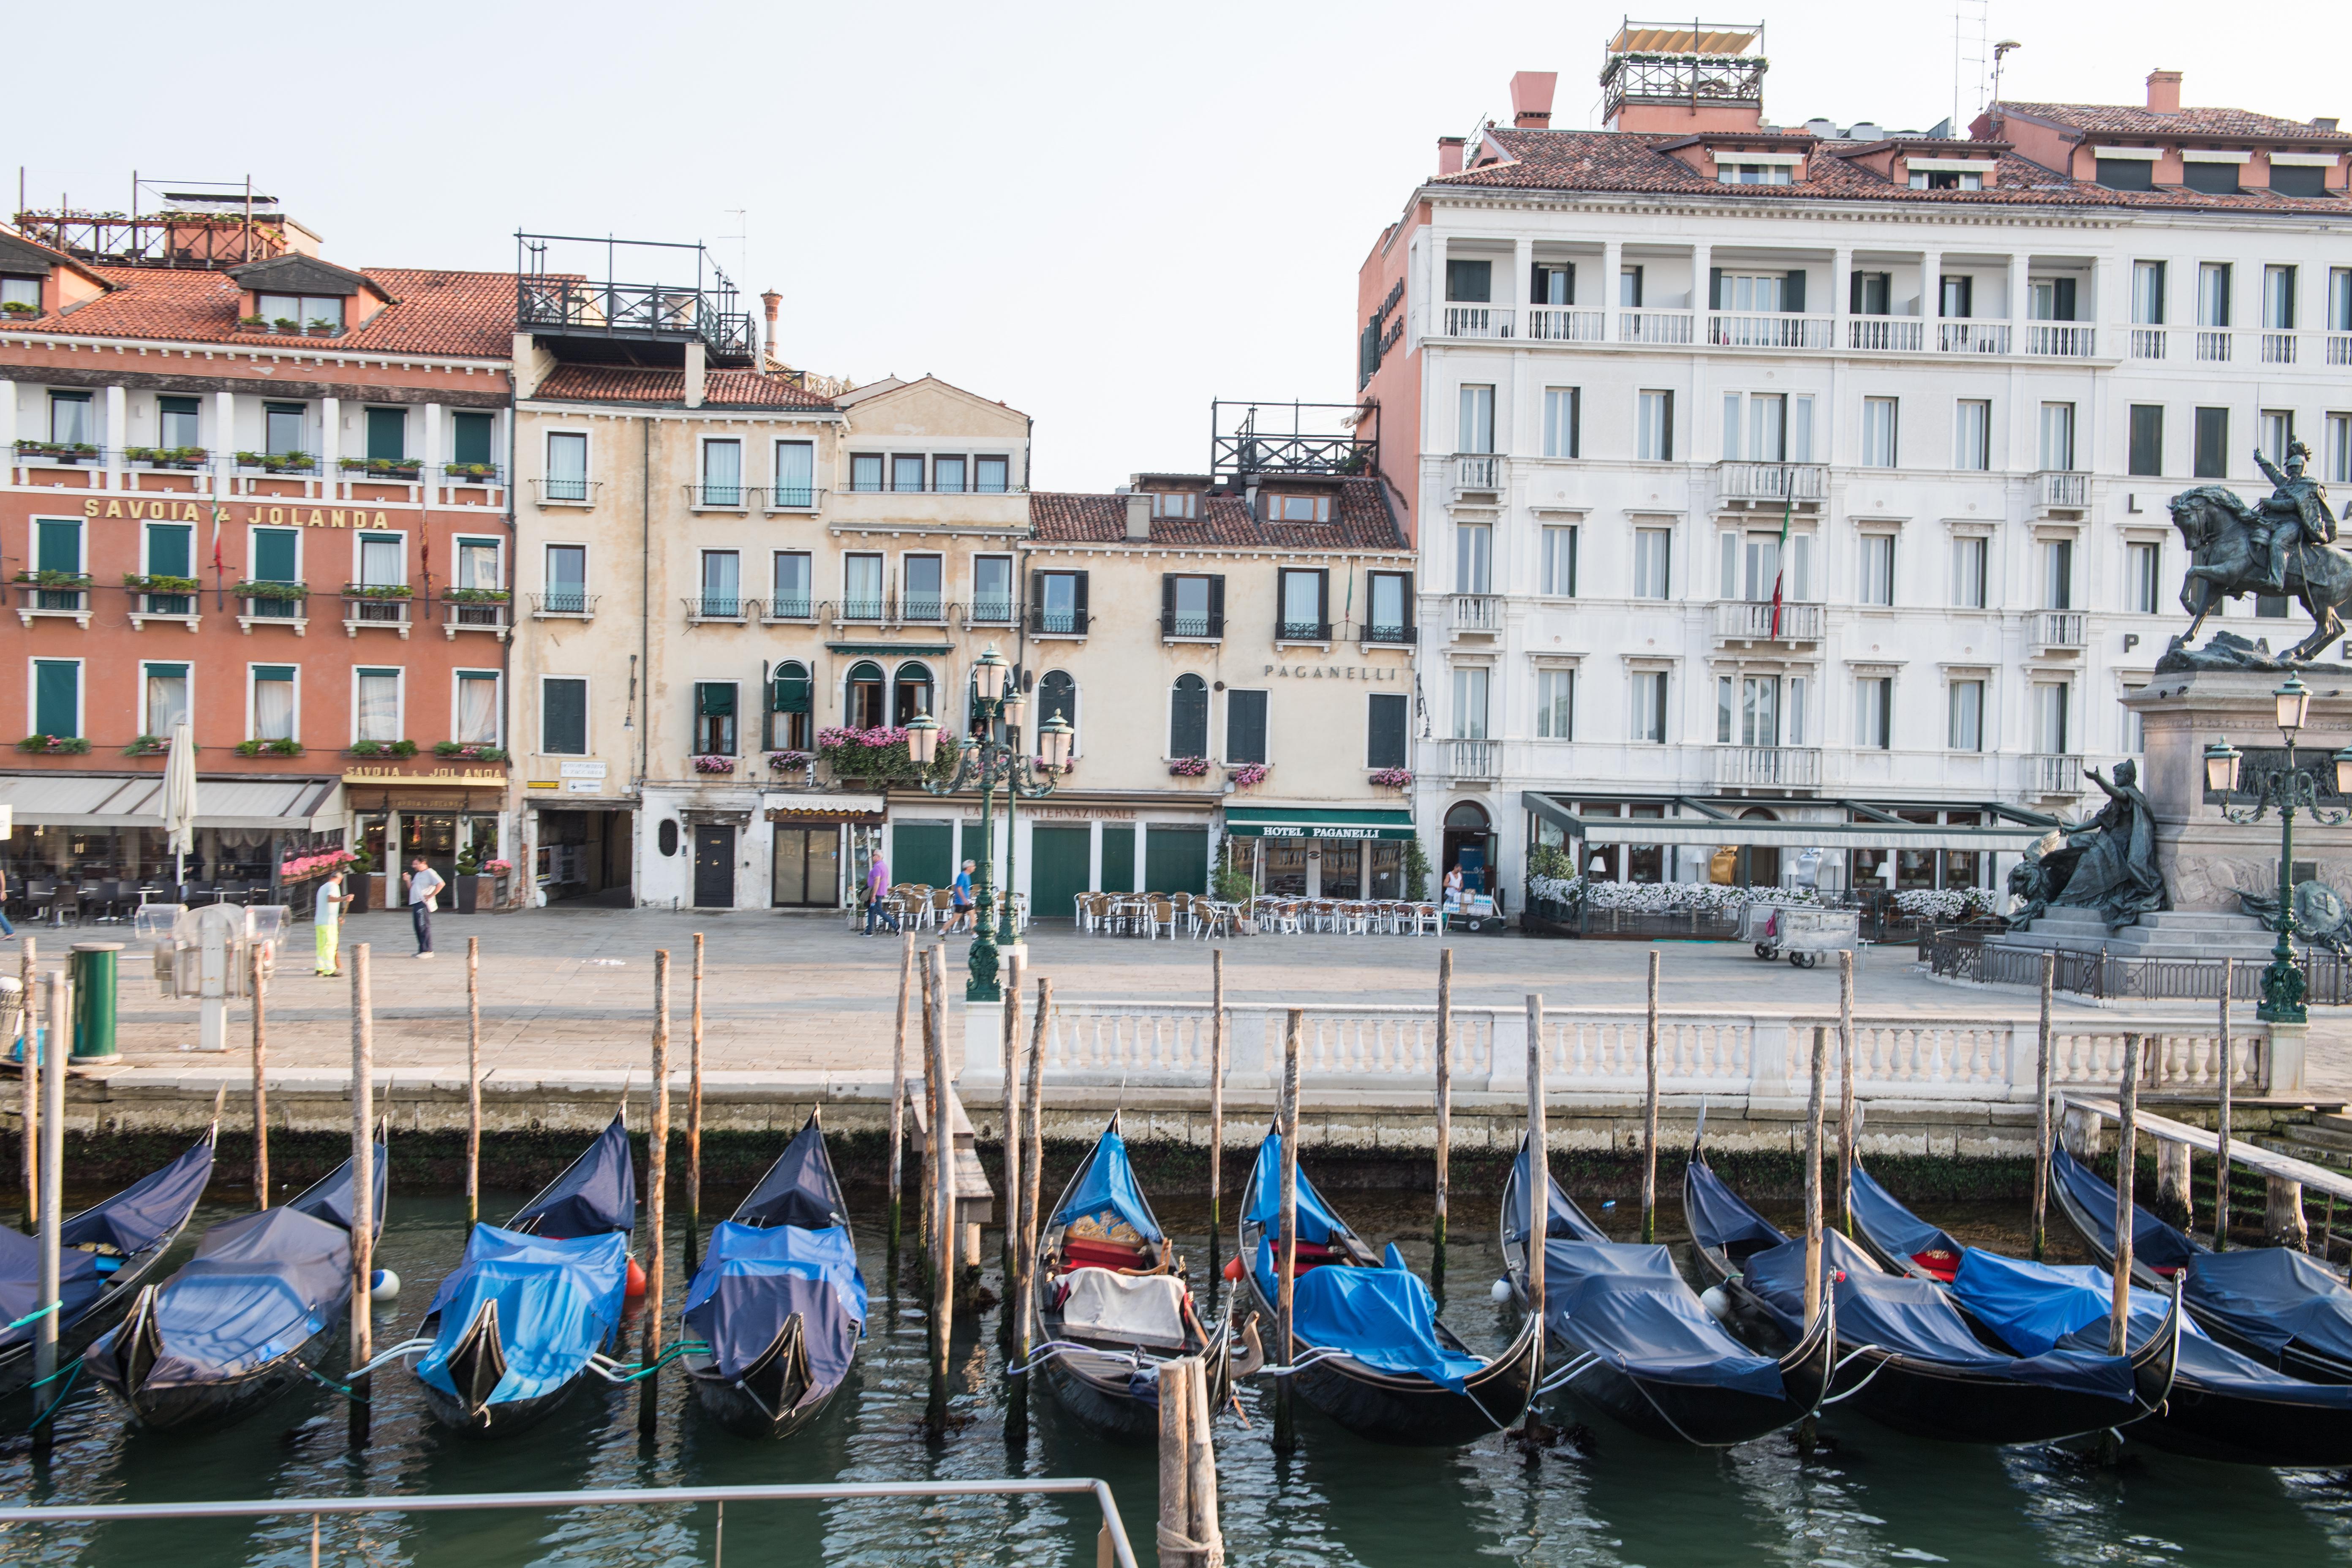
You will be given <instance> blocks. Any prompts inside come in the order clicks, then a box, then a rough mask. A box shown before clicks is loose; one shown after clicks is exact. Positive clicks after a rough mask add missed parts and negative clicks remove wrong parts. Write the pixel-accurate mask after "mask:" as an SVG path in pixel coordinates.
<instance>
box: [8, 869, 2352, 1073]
mask: <svg viewBox="0 0 2352 1568" xmlns="http://www.w3.org/2000/svg"><path fill="white" fill-rule="evenodd" d="M698 930H699V931H703V932H705V933H706V940H707V956H706V964H705V973H706V981H705V986H706V990H705V1005H704V1019H705V1028H704V1059H705V1063H706V1067H707V1068H708V1070H709V1071H712V1072H729V1073H746V1074H756V1073H766V1072H793V1073H807V1072H809V1071H812V1070H814V1071H820V1072H824V1073H827V1074H836V1075H839V1076H840V1077H843V1078H855V1079H887V1077H888V1071H889V1060H890V1044H891V1034H892V1020H893V1015H894V1012H895V1009H896V1006H897V1000H898V942H897V941H896V940H895V939H893V938H890V937H887V935H886V936H877V937H875V938H873V939H871V940H867V939H864V938H861V937H858V936H856V935H855V934H853V933H852V932H851V931H848V930H847V929H846V927H845V922H844V921H843V919H842V917H840V916H838V915H824V916H817V915H805V914H765V913H754V912H728V913H718V912H711V911H704V912H701V913H695V912H692V911H688V912H683V913H669V912H666V911H659V910H602V909H598V910H565V909H554V910H530V911H524V912H518V913H510V914H499V915H481V916H472V917H461V916H457V915H454V914H453V915H444V916H443V917H441V918H440V919H439V920H438V921H436V932H435V934H436V939H437V941H438V942H439V944H440V949H441V951H440V954H439V956H438V957H437V958H436V959H433V960H430V961H419V960H417V959H415V958H413V957H411V956H410V953H411V952H412V950H413V948H414V945H415V944H414V942H413V941H412V939H411V937H410V934H409V927H408V921H407V918H406V917H405V916H404V915H402V914H388V913H374V914H367V915H360V916H354V917H352V918H351V919H349V920H347V921H345V922H344V931H343V934H344V940H345V943H346V954H347V958H346V965H345V967H346V971H347V972H348V969H349V963H348V947H349V945H350V944H351V943H353V942H367V943H370V944H371V947H372V952H373V959H374V976H375V978H374V1011H375V1059H376V1061H377V1063H378V1067H379V1070H380V1071H382V1070H394V1071H398V1070H401V1069H406V1068H426V1069H435V1071H434V1076H436V1077H446V1076H447V1075H449V1074H451V1073H452V1072H454V1073H456V1074H457V1075H460V1076H462V1074H463V1071H464V1064H465V1050H466V1010H465V1009H466V994H465V946H466V938H467V936H469V935H470V936H478V937H479V938H480V939H481V947H482V1039H483V1047H482V1048H483V1065H484V1067H485V1068H486V1069H487V1070H488V1071H490V1072H493V1073H499V1072H504V1073H510V1074H512V1075H514V1076H517V1077H526V1078H544V1077H550V1076H560V1075H561V1074H562V1073H563V1072H565V1071H567V1070H603V1071H611V1070H621V1069H627V1068H636V1069H638V1070H642V1069H643V1068H644V1066H645V1063H646V1055H647V1050H648V1041H649V1038H650V1031H651V1020H652V1005H653V969H654V964H653V954H654V951H655V950H656V948H665V947H666V948H667V949H668V950H669V952H670V954H671V963H672V972H671V973H672V980H671V1016H672V1031H673V1035H672V1038H673V1050H674V1053H675V1056H676V1059H677V1060H678V1061H679V1062H680V1063H681V1065H682V1064H683V1060H684V1056H685V1050H686V1041H687V1036H686V1024H687V1017H688V1004H689V998H690V981H689V973H690V963H691V954H692V950H693V933H694V932H695V931H698ZM27 934H30V935H33V936H35V937H36V938H37V940H38V942H39V943H40V947H39V952H40V955H41V957H42V958H43V959H44V961H45V967H46V966H47V965H48V964H53V963H56V962H58V960H59V959H60V958H61V957H62V954H63V952H64V951H65V948H66V947H67V945H68V943H69V942H71V941H72V940H74V939H76V938H78V937H88V936H91V935H94V934H97V933H95V932H91V931H66V932H63V933H58V932H54V931H38V930H32V929H30V928H28V931H27ZM923 940H926V941H936V940H937V938H936V936H934V935H931V934H929V933H927V934H926V936H925V938H924V939H923ZM967 942H968V939H967V938H965V937H963V936H961V935H959V936H957V937H955V938H953V939H952V940H951V942H950V947H949V952H948V956H947V970H948V974H949V982H950V985H951V986H953V987H955V990H954V992H953V994H954V995H955V996H958V997H960V996H961V973H962V960H963V952H964V948H965V946H966V943H967ZM1442 942H1443V943H1450V944H1451V945H1452V947H1453V948H1454V996H1455V1000H1456V1001H1457V1003H1459V1004H1462V1005H1518V1004H1519V1003H1520V1002H1521V1001H1522V999H1523V998H1524V997H1525V995H1526V994H1527V993H1528V992H1530V991H1540V992H1542V993H1543V994H1544V996H1545V999H1546V1001H1547V1003H1548V1004H1549V1005H1551V1006H1553V1007H1556V1008H1570V1007H1580V1006H1581V1007H1627V1006H1639V1005H1641V1002H1642V996H1643V976H1644V974H1645V973H1646V968H1647V964H1648V954H1649V952H1650V946H1649V944H1646V943H1641V942H1572V941H1559V940H1544V939H1536V938H1527V937H1521V936H1518V935H1516V934H1503V935H1471V934H1455V935H1451V936H1448V937H1445V938H1444V939H1439V938H1435V937H1389V936H1381V937H1340V936H1328V935H1318V936H1297V937H1255V938H1244V939H1238V940H1234V941H1229V942H1222V943H1217V944H1211V943H1205V942H1197V941H1192V940H1189V939H1179V940H1176V941H1172V942H1171V941H1167V940H1161V941H1158V942H1147V941H1142V940H1139V939H1134V938H1111V937H1098V936H1087V935H1081V934H1078V933H1076V932H1073V931H1069V930H1067V929H1066V928H1058V929H1057V928H1053V927H1040V928H1037V929H1036V930H1034V931H1032V932H1031V933H1030V944H1029V955H1030V956H1029V963H1030V968H1029V973H1030V974H1031V976H1033V977H1035V976H1040V975H1045V976H1051V977H1052V979H1053V981H1054V984H1055V991H1056V993H1057V994H1060V995H1062V996H1066V997H1083V998H1089V999H1101V1000H1150V999H1171V998H1179V997H1183V998H1192V999H1198V1000H1202V1001H1205V1000H1207V998H1208V994H1209V966H1210V959H1209V953H1210V950H1211V947H1212V946H1213V945H1217V946H1222V947H1223V948H1224V950H1225V952H1226V959H1225V966H1226V994H1227V996H1228V998H1229V999H1230V1000H1233V1001H1235V1002H1281V1001H1304V1002H1308V1003H1314V1002H1325V1003H1329V1002H1340V1001H1345V1002H1361V1003H1394V1004H1406V1003H1412V1004H1420V1005H1428V1004H1430V1003H1431V1002H1433V1000H1434V997H1435V991H1436V975H1437V953H1438V951H1439V948H1440V946H1441V943H1442ZM1660 945H1661V946H1662V948H1663V951H1664V955H1665V956H1664V1002H1665V1005H1668V1006H1670V1007H1721V1008H1727V1009H1742V1010H1745V1009H1761V1010H1767V1011H1796V1010H1800V1009H1801V1010H1807V1011H1811V1010H1815V1009H1833V1008H1834V1007H1835V1006H1836V1004H1837V972H1836V970H1835V968H1834V967H1833V966H1832V965H1828V964H1824V965H1823V966H1822V967H1821V968H1819V969H1814V970H1797V969H1794V968H1792V967H1791V966H1790V965H1789V964H1788V963H1765V962H1762V961H1759V959H1757V958H1756V957H1755V955H1754V953H1753V952H1751V951H1750V950H1749V949H1748V948H1746V947H1743V946H1740V945H1738V944H1736V943H1729V942H1667V943H1663V944H1660ZM7 952H8V949H7V947H6V946H5V945H0V963H5V962H7V959H6V956H5V955H6V954H7ZM124 957H125V959H126V960H127V961H129V962H126V963H125V964H124V966H123V970H122V982H121V1047H122V1051H123V1057H124V1061H125V1064H126V1067H127V1068H128V1069H129V1070H130V1072H131V1075H132V1076H135V1075H136V1074H137V1073H138V1072H139V1071H142V1070H152V1069H163V1071H165V1072H171V1073H184V1072H188V1071H190V1070H192V1069H193V1070H196V1071H203V1070H205V1068H210V1067H212V1066H213V1065H214V1064H215V1063H217V1064H219V1066H220V1067H222V1068H227V1069H229V1070H231V1071H234V1070H235V1069H236V1068H237V1067H241V1066H242V1059H241V1058H243V1056H244V1051H243V1047H244V1043H245V1042H246V1041H247V1039H249V1038H250V1028H249V1025H248V1024H247V1022H246V1017H247V1014H246V1012H245V1009H244V1008H243V1007H242V1006H239V1007H237V1008H236V1009H235V1010H234V1012H233V1021H232V1024H231V1027H230V1038H231V1041H232V1050H231V1052H230V1053H229V1054H228V1055H227V1056H226V1058H205V1057H202V1056H198V1055H194V1054H184V1047H188V1046H191V1045H193V1044H194V1039H195V1036H196V1010H195V1007H194V1004H192V1003H187V1002H182V1001H178V1000H172V1001H168V1002H167V1001H164V1000H162V999H160V998H158V997H157V996H156V994H155V987H154V983H153V981H152V977H151V976H152V971H151V970H150V969H149V968H148V966H147V964H146V963H145V961H144V957H143V952H142V950H140V949H137V948H133V949H131V951H129V952H126V953H125V954H124ZM2033 1005H2034V998H2033V996H2032V994H2031V993H2030V992H2026V991H2023V990H2018V989H2011V988H2007V987H1989V988H1979V987H1974V986H1956V985H1949V984H1942V983H1939V982H1937V981H1934V980H1931V979H1929V978H1927V976H1925V975H1923V974H1920V973H1916V971H1915V970H1914V969H1913V967H1912V964H1911V950H1910V949H1909V948H1907V947H1904V948H1890V949H1886V950H1884V951H1883V952H1872V953H1870V954H1869V955H1867V956H1866V957H1865V959H1864V963H1863V965H1862V968H1861V973H1860V976H1859V979H1858V981H1857V985H1856V1006H1857V1008H1858V1010H1859V1011H1861V1012H1864V1013H1866V1014H1873V1015H1879V1016H1885V1015H1889V1014H1896V1015H1914V1016H1920V1017H1929V1016H1941V1017H1958V1016H2004V1017H2015V1016H2022V1015H2026V1014H2030V1013H2031V1011H2032V1008H2033ZM2059 1005H2060V1007H2061V1008H2062V1009H2063V1012H2064V1014H2065V1015H2066V1016H2069V1017H2072V1018H2076V1019H2085V1020H2087V1019H2091V1018H2095V1017H2098V1016H2100V1012H2099V1010H2098V1009H2095V1008H2092V1007H2089V1006H2087V1005H2084V1004H2081V1003H2076V1002H2069V1001H2066V1000H2064V999H2063V998H2062V999H2061V1001H2060V1003H2059ZM2200 1006H2202V1005H2200V1004H2178V1003H2176V1004H2170V1005H2166V1006H2165V1007H2163V1008H2162V1009H2161V1011H2162V1012H2163V1013H2164V1014H2165V1015H2166V1016H2172V1017H2179V1016H2183V1015H2184V1014H2185V1013H2188V1012H2189V1011H2192V1010H2195V1009H2197V1008H2199V1007H2200ZM2248 1010H2249V1011H2251V1009H2250V1008H2249V1009H2248ZM2106 1016H2110V1017H2115V1016H2122V1015H2119V1014H2116V1013H2112V1012H2111V1013H2109V1014H2107V1015H2106ZM350 1020H351V1013H350V982H349V980H348V979H343V980H330V979H320V978H315V977H313V976H312V975H311V973H310V931H309V929H308V927H298V928H296V930H295V931H294V933H293V941H292V942H291V943H290V946H289V952H288V954H287V957H286V961H285V962H284V963H283V964H282V965H281V967H280V969H279V972H278V978H277V979H276V981H275V982H274V983H273V984H272V987H271V990H270V994H269V1051H270V1064H271V1068H272V1074H273V1077H274V1076H275V1074H276V1073H277V1072H278V1071H280V1070H284V1071H289V1072H300V1071H304V1070H306V1069H307V1070H309V1071H310V1072H317V1071H320V1070H326V1071H333V1070H338V1069H341V1068H343V1067H345V1066H346V1065H347V1064H348V1063H349V1061H350V1059H351V1044H350V1040H351V1021H350ZM950 1027H951V1028H955V1027H957V1026H954V1025H952V1024H951V1025H950ZM957 1037H960V1034H959V1035H958V1036H957ZM2310 1060H2311V1072H2312V1081H2313V1085H2314V1087H2315V1089H2326V1090H2327V1091H2328V1092H2332V1093H2336V1094H2339V1095H2340V1094H2342V1093H2343V1092H2344V1091H2345V1089H2347V1087H2352V1021H2346V1022H2341V1023H2340V1022H2339V1021H2338V1020H2337V1019H2336V1017H2335V1016H2332V1015H2331V1014H2330V1013H2326V1012H2321V1013H2316V1014H2315V1019H2314V1027H2313V1031H2312V1040H2311V1047H2310Z"/></svg>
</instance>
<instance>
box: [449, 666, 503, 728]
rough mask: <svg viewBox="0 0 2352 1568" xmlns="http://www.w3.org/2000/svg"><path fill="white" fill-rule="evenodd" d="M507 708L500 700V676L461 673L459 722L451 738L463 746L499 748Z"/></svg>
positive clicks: (485, 671)
mask: <svg viewBox="0 0 2352 1568" xmlns="http://www.w3.org/2000/svg"><path fill="white" fill-rule="evenodd" d="M504 707H505V704H503V703H501V702H500V701H499V672H498V671H497V670H495V669H461V670H459V671H458V672H457V723H456V724H455V725H453V726H452V728H453V729H454V730H455V731H456V733H454V734H452V735H451V736H450V737H449V738H450V739H451V740H453V741H455V742H457V743H458V744H459V745H461V746H495V745H497V744H498V743H499V718H500V717H501V711H502V710H503V709H504Z"/></svg>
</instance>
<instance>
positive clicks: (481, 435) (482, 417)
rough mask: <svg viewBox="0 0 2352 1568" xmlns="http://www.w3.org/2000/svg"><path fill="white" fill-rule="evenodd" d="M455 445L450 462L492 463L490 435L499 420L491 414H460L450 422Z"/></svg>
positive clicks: (494, 460) (452, 448)
mask: <svg viewBox="0 0 2352 1568" xmlns="http://www.w3.org/2000/svg"><path fill="white" fill-rule="evenodd" d="M449 423H450V428H451V431H452V432H453V437H452V439H453V444H452V447H451V450H450V453H449V460H450V461H451V462H455V463H490V462H496V461H497V460H498V459H496V458H492V457H491V456H490V435H491V432H492V431H493V430H494V429H496V427H497V425H498V419H497V416H495V415H489V414H459V415H457V416H454V417H452V418H451V420H450V422H449Z"/></svg>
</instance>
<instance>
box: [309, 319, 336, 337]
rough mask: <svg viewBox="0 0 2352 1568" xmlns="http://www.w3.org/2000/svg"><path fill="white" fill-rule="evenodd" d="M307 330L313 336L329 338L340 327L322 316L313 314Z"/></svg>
mask: <svg viewBox="0 0 2352 1568" xmlns="http://www.w3.org/2000/svg"><path fill="white" fill-rule="evenodd" d="M309 331H310V335H311V336H312V337H314V338H331V337H333V336H334V335H335V334H336V333H337V332H339V331H342V329H341V327H338V326H337V325H335V323H334V322H332V321H329V320H327V318H326V317H324V316H313V317H311V318H310V328H309Z"/></svg>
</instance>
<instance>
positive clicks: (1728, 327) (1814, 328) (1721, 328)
mask: <svg viewBox="0 0 2352 1568" xmlns="http://www.w3.org/2000/svg"><path fill="white" fill-rule="evenodd" d="M1835 325H1836V323H1835V322H1833V321H1832V320H1831V319H1830V318H1829V317H1827V316H1790V315H1780V314H1774V315H1769V316H1745V315H1742V316H1734V315H1725V314H1720V313H1713V312H1711V313H1709V315H1708V316H1707V319H1706V341H1707V342H1709V343H1710V344H1712V345H1713V346H1714V347H1717V348H1728V349H1825V348H1828V347H1829V346H1830V344H1831V342H1832V339H1831V336H1830V334H1831V332H1832V331H1833V330H1834V329H1835Z"/></svg>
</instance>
